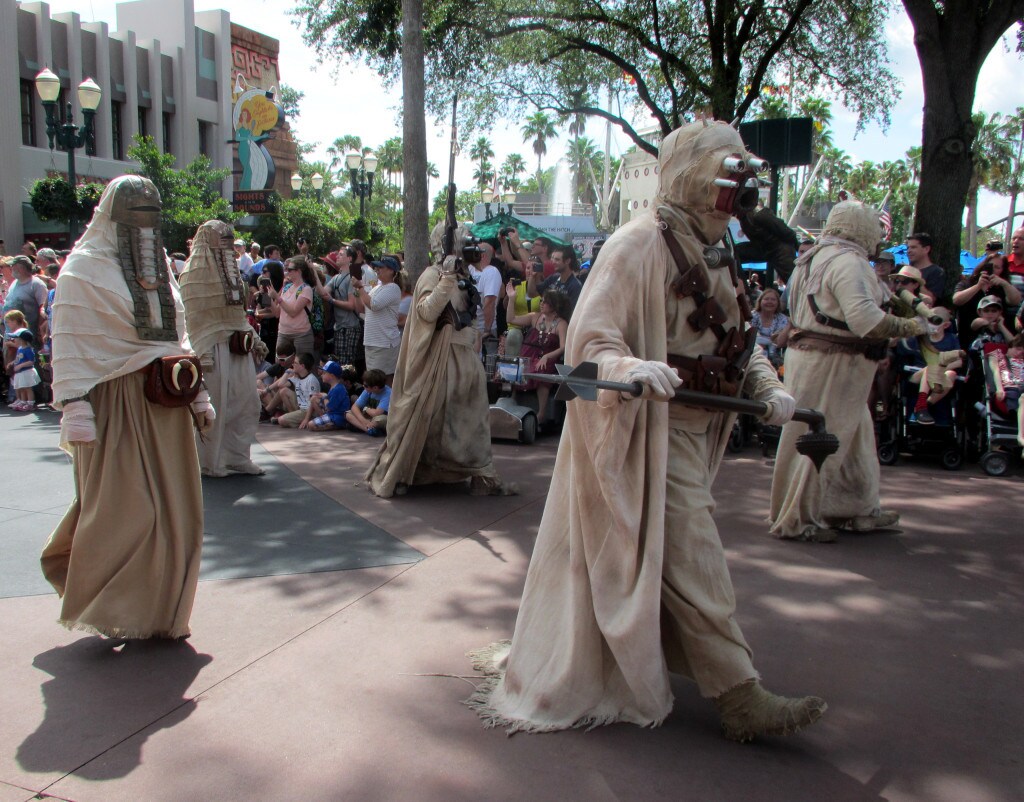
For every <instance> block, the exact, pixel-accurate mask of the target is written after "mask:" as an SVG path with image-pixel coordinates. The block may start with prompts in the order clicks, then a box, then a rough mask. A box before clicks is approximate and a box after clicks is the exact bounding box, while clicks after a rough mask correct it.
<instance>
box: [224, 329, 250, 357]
mask: <svg viewBox="0 0 1024 802" xmlns="http://www.w3.org/2000/svg"><path fill="white" fill-rule="evenodd" d="M255 344H256V338H255V337H254V336H253V333H252V331H235V332H232V333H231V336H230V337H229V338H228V350H229V351H230V352H231V353H233V354H238V355H240V356H241V355H243V354H248V353H250V352H251V351H252V349H253V346H254V345H255Z"/></svg>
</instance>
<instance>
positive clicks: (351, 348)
mask: <svg viewBox="0 0 1024 802" xmlns="http://www.w3.org/2000/svg"><path fill="white" fill-rule="evenodd" d="M355 256H356V251H354V250H353V249H352V248H351V247H349V248H345V249H344V250H339V251H333V252H332V253H329V254H327V256H325V257H324V261H325V262H327V263H328V264H329V265H331V266H332V267H333V268H334V269H335V270H337V271H338V272H337V273H335V274H334V275H333V276H331V278H330V280H329V281H328V282H327V285H326V286H325V287H324V288H323V289H322V290H321V292H320V296H321V297H322V298H323V299H324V302H325V303H327V304H330V305H331V306H332V307H333V308H334V341H333V344H332V353H333V355H334V358H335V359H336V360H337V361H338V362H340V363H341V364H342V365H360V364H362V363H363V362H364V359H363V353H362V340H363V321H362V320H361V319H360V317H359V301H358V300H357V299H356V290H355V287H354V286H353V285H352V282H353V280H356V281H358V280H361V279H362V277H363V269H362V266H361V265H357V264H356V263H355Z"/></svg>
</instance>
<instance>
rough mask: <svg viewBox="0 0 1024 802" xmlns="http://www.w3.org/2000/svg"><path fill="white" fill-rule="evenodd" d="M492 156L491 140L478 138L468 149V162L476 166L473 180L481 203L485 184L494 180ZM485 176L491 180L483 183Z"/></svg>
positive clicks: (483, 137)
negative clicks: (478, 190) (474, 163)
mask: <svg viewBox="0 0 1024 802" xmlns="http://www.w3.org/2000/svg"><path fill="white" fill-rule="evenodd" d="M493 155H494V148H492V147H491V140H489V139H488V138H487V137H485V136H482V137H479V138H478V139H477V140H476V142H474V143H473V146H472V147H471V148H470V149H469V158H470V160H471V161H475V162H476V163H477V164H478V167H477V169H476V171H475V172H474V173H473V178H474V179H475V180H476V183H477V186H478V187H479V188H480V200H481V201H482V200H483V199H484V189H485V188H486V187H487V184H488V183H490V182H491V181H493V180H494V168H493V166H492V165H491V161H490V160H491V157H492V156H493ZM487 174H489V175H490V176H491V178H490V179H488V180H486V181H485V180H484V176H485V175H487Z"/></svg>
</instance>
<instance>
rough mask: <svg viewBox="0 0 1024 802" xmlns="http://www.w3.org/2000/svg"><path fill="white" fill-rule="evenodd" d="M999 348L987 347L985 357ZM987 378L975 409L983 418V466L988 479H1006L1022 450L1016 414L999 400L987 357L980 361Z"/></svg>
mask: <svg viewBox="0 0 1024 802" xmlns="http://www.w3.org/2000/svg"><path fill="white" fill-rule="evenodd" d="M998 349H1000V346H999V345H998V344H994V343H993V344H988V345H986V346H985V356H986V357H987V356H988V354H990V353H992V352H993V351H994V350H998ZM981 367H982V371H983V375H984V377H985V390H984V400H983V401H981V402H978V404H977V406H976V407H975V408H976V410H977V412H978V414H979V415H980V416H981V418H982V425H981V427H980V437H981V440H980V449H981V450H982V452H983V453H982V455H981V460H980V461H981V467H982V470H984V471H985V473H987V474H988V475H989V476H1004V475H1005V474H1006V473H1007V472H1008V471H1009V470H1010V460H1011V459H1012V457H1013V455H1014V454H1019V453H1020V451H1021V447H1020V443H1019V441H1018V440H1017V417H1016V415H1015V414H1014V412H1013V411H1011V410H1009V409H1008V408H1007V407H1006V406H1005V405H1004V404H1001V403H1000V402H998V401H997V400H996V384H995V379H994V377H993V375H992V366H991V364H990V363H989V360H988V359H987V358H983V359H982V360H981Z"/></svg>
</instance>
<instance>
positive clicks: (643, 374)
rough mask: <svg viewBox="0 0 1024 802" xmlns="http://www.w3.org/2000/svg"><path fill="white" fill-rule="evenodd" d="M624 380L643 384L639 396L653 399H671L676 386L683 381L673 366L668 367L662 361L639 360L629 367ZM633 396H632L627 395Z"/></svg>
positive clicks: (674, 393)
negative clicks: (642, 389)
mask: <svg viewBox="0 0 1024 802" xmlns="http://www.w3.org/2000/svg"><path fill="white" fill-rule="evenodd" d="M624 381H625V382H626V383H627V384H628V383H629V382H640V383H641V384H643V385H644V392H643V395H642V396H640V397H641V398H651V399H654V400H655V401H671V400H672V399H673V398H675V396H676V387H678V386H679V385H680V384H682V383H683V380H682V379H680V378H679V374H678V373H676V371H675V368H672V367H669V366H668V365H666V364H665V363H664V362H650V361H649V362H641V363H640V364H638V365H636V366H634V367H632V368H630V369H629V372H628V373H626V377H625V379H624ZM629 397H630V398H633V397H634V396H629Z"/></svg>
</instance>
